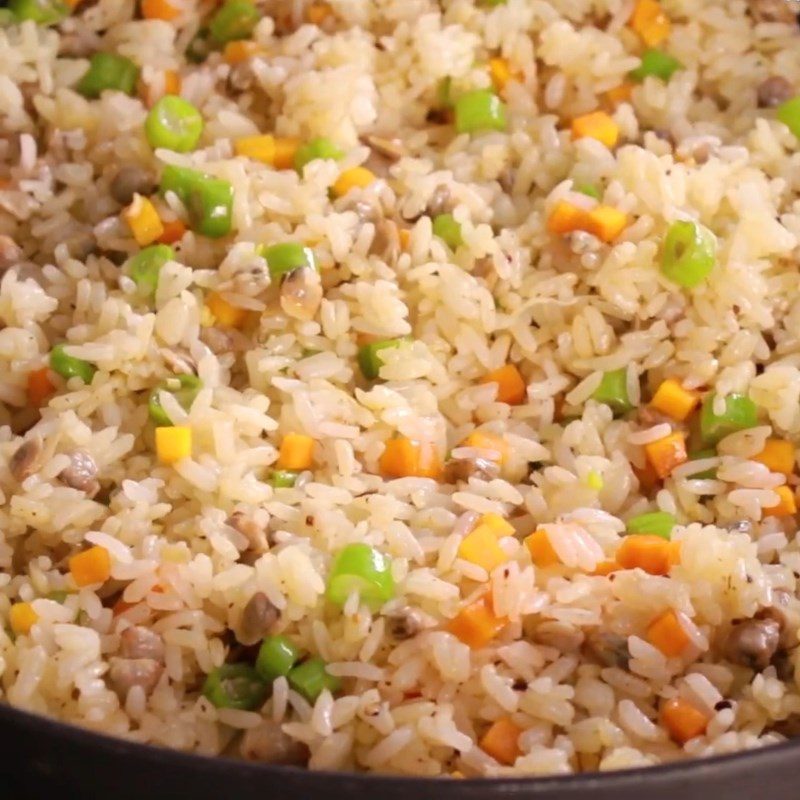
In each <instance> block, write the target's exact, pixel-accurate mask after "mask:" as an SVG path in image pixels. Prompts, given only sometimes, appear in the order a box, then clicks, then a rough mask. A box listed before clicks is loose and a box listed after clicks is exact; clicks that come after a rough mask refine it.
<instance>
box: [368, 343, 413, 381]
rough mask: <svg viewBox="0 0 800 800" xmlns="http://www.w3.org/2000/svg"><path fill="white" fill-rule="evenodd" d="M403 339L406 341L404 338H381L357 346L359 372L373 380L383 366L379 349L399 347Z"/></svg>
mask: <svg viewBox="0 0 800 800" xmlns="http://www.w3.org/2000/svg"><path fill="white" fill-rule="evenodd" d="M404 341H406V340H405V339H404V338H400V339H381V340H380V341H377V342H370V343H369V344H365V345H362V346H361V347H359V348H358V366H359V367H360V368H361V374H362V375H363V376H364V377H365V378H367V379H368V380H375V378H377V377H378V375H379V374H380V371H381V367H382V366H383V358H381V356H380V352H381V350H385V349H386V348H387V347H399V346H400V345H401V344H403V342H404Z"/></svg>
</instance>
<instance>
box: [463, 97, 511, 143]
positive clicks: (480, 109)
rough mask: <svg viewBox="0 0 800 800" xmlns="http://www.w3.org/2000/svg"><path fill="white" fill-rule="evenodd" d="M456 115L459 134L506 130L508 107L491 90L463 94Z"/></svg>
mask: <svg viewBox="0 0 800 800" xmlns="http://www.w3.org/2000/svg"><path fill="white" fill-rule="evenodd" d="M455 115H456V131H458V133H476V132H477V131H485V130H491V131H504V130H505V129H506V107H505V106H504V105H503V101H502V100H501V99H500V98H499V97H498V96H497V95H496V94H495V93H494V92H493V91H491V90H489V89H476V90H475V91H473V92H467V93H466V94H462V95H461V97H459V98H458V99H457V100H456V102H455Z"/></svg>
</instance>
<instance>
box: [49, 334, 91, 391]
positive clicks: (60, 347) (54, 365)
mask: <svg viewBox="0 0 800 800" xmlns="http://www.w3.org/2000/svg"><path fill="white" fill-rule="evenodd" d="M65 347H66V345H64V344H57V345H56V346H55V347H54V348H53V349H52V350H51V351H50V369H52V370H53V372H57V373H58V374H59V375H60V376H61V377H62V378H65V379H67V380H69V379H70V378H75V377H77V378H80V379H81V380H82V381H83V382H84V383H85V384H86V385H87V386H88V385H89V384H90V383H91V382H92V378H93V377H94V374H95V372H97V367H96V366H95V365H94V364H90V363H89V362H88V361H84V360H83V359H82V358H75V357H74V356H70V355H67V353H66V352H64V348H65Z"/></svg>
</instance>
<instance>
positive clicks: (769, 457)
mask: <svg viewBox="0 0 800 800" xmlns="http://www.w3.org/2000/svg"><path fill="white" fill-rule="evenodd" d="M794 453H795V450H794V445H793V444H792V443H791V442H787V441H786V440H785V439H767V441H766V442H765V443H764V449H763V450H762V451H761V452H760V453H758V454H757V455H754V456H753V461H758V462H759V463H761V464H763V465H764V466H765V467H767V468H768V469H769V471H770V472H780V473H781V474H782V475H791V474H792V473H793V472H794Z"/></svg>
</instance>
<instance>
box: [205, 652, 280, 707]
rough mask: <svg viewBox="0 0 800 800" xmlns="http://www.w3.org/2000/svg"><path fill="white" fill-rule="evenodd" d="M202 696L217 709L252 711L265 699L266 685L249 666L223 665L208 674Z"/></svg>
mask: <svg viewBox="0 0 800 800" xmlns="http://www.w3.org/2000/svg"><path fill="white" fill-rule="evenodd" d="M203 694H204V695H205V696H206V697H207V698H208V699H209V700H210V701H211V702H212V703H213V704H214V705H215V706H216V707H217V708H238V709H240V710H243V711H252V710H253V709H255V708H258V707H259V706H260V705H261V704H262V703H263V702H264V700H265V699H266V696H267V685H266V684H265V683H264V681H263V680H262V679H261V677H260V676H259V674H258V673H257V672H256V671H255V669H253V667H251V666H250V665H249V664H223V665H222V666H221V667H217V668H216V669H213V670H212V671H211V672H209V673H208V676H207V677H206V680H205V683H204V684H203Z"/></svg>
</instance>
